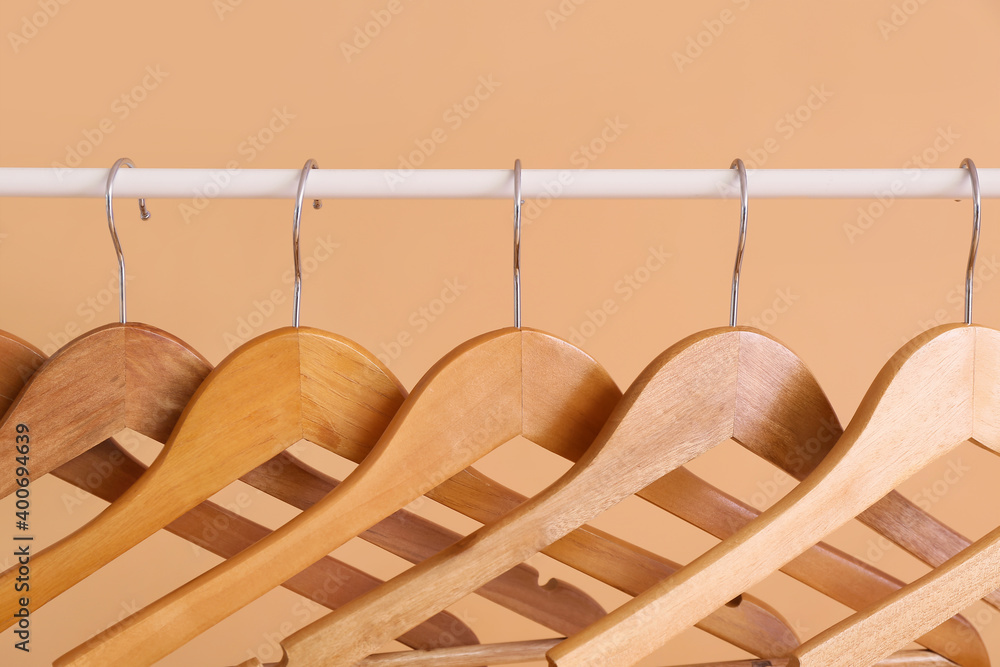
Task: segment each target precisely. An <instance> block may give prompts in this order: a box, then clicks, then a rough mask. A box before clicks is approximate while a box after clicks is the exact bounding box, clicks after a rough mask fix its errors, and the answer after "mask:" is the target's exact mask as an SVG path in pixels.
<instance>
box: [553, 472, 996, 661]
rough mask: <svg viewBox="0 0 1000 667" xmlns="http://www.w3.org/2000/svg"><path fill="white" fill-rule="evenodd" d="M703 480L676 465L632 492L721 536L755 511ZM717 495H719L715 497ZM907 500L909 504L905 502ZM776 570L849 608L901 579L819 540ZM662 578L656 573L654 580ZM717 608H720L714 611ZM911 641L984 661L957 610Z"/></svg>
mask: <svg viewBox="0 0 1000 667" xmlns="http://www.w3.org/2000/svg"><path fill="white" fill-rule="evenodd" d="M706 486H708V485H707V484H706V483H705V482H704V481H702V480H701V479H700V478H698V477H697V476H696V475H693V474H692V473H690V472H689V471H688V470H687V469H685V468H678V469H677V470H674V471H672V472H670V473H668V474H667V475H665V476H664V477H662V478H661V479H659V480H657V481H655V482H653V483H652V484H650V485H649V486H647V487H646V488H645V489H643V490H642V491H640V492H639V493H638V494H637V495H638V496H639V497H640V498H645V499H646V500H648V501H650V502H652V503H653V504H655V505H658V506H660V507H663V508H664V509H668V510H669V511H671V512H673V513H674V514H676V515H677V516H679V517H680V518H682V519H685V520H689V521H690V520H691V519H690V518H689V517H691V516H692V515H697V516H698V518H699V519H700V520H698V521H692V523H695V524H696V525H699V526H701V527H702V528H704V529H705V530H706V531H708V532H709V533H711V534H712V535H714V536H715V537H718V538H719V539H723V540H724V539H726V538H728V537H730V536H732V535H733V534H734V533H735V532H736V531H737V530H739V529H740V528H742V527H743V526H745V525H747V524H749V523H750V522H751V521H753V520H754V519H755V518H757V517H758V516H760V514H761V513H760V511H759V510H756V509H754V508H752V507H749V506H747V505H745V504H744V503H741V502H740V501H739V500H737V499H736V498H733V497H731V496H727V495H726V494H721V492H719V491H718V490H715V489H712V491H713V493H711V494H710V495H709V498H708V499H706V491H705V487H706ZM709 488H711V487H709ZM720 495H721V496H723V497H722V498H720ZM887 497H888V496H887ZM900 497H901V496H900ZM707 500H710V501H711V504H708V502H706V501H707ZM883 500H884V499H883ZM907 505H908V506H909V507H913V506H912V505H909V503H907ZM901 509H903V510H905V509H907V508H906V507H903V508H901ZM904 516H905V515H904ZM557 544H558V543H557ZM781 571H782V572H784V573H785V574H787V575H789V576H791V577H794V578H795V579H797V580H799V581H801V582H802V583H804V584H806V585H808V586H811V587H812V588H814V589H815V590H817V591H819V592H820V593H823V594H824V595H827V596H829V597H830V598H832V599H834V600H837V601H838V602H840V603H841V604H843V605H845V606H846V607H848V608H850V609H854V610H861V609H866V608H868V607H869V606H871V605H873V604H876V603H878V602H879V601H880V600H881V599H882V598H884V597H885V596H887V595H890V594H891V593H893V592H895V591H897V590H899V589H900V588H901V587H902V586H903V582H901V581H900V580H898V579H896V578H895V577H892V576H890V575H888V574H885V573H883V572H881V571H880V570H878V569H876V568H874V567H872V566H871V565H868V564H867V563H865V562H864V561H861V560H860V559H858V558H855V557H854V556H851V555H850V554H846V553H844V552H842V551H840V550H839V549H836V548H834V547H831V546H829V545H827V544H824V543H823V542H820V543H819V544H817V545H815V546H813V547H811V548H810V549H808V550H807V551H805V552H804V553H803V554H802V555H800V556H798V557H797V558H795V559H794V560H792V561H790V562H788V563H786V564H785V565H784V566H783V567H782V568H781ZM665 578H666V577H661V578H660V579H659V580H662V579H665ZM659 580H658V581H659ZM647 588H648V587H647ZM644 590H645V589H644ZM746 601H747V597H746V596H745V595H744V596H743V602H744V604H745V603H746ZM719 611H721V609H720V610H717V611H716V612H714V613H716V614H717V613H719ZM708 618H711V616H710V617H708ZM705 620H708V619H705ZM703 622H704V621H703ZM699 627H700V626H699ZM914 641H916V642H917V643H918V644H920V645H922V646H926V647H927V648H929V649H931V650H932V651H935V652H936V653H939V654H942V655H946V656H947V657H949V658H950V659H952V660H954V661H955V662H958V663H959V664H962V665H987V664H989V653H988V651H987V649H986V644H985V643H984V642H983V639H982V637H981V636H980V635H979V632H978V631H977V630H976V628H975V626H973V625H972V623H970V622H969V621H968V620H967V619H966V618H964V617H963V616H954V617H952V618H949V619H947V620H945V621H944V622H943V623H941V624H940V625H939V626H937V627H934V628H933V629H931V630H929V631H928V632H927V633H926V634H924V635H923V636H920V637H917V638H916V639H915V640H914ZM787 654H788V653H787V652H786V651H781V650H775V651H773V652H772V653H770V654H768V653H764V654H761V653H755V655H787Z"/></svg>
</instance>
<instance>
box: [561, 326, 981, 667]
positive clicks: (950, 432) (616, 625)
mask: <svg viewBox="0 0 1000 667" xmlns="http://www.w3.org/2000/svg"><path fill="white" fill-rule="evenodd" d="M974 349H975V337H974V331H973V330H972V329H969V328H964V327H958V326H946V327H939V328H937V329H935V330H932V331H931V332H928V333H926V334H923V335H921V336H919V337H918V338H917V339H915V341H914V342H913V344H911V345H908V346H907V347H906V348H904V349H903V350H901V351H900V352H899V353H897V354H896V355H895V356H894V357H893V358H892V359H891V360H890V361H889V363H888V364H886V366H885V368H883V369H882V372H880V373H879V375H878V377H877V378H876V380H875V382H874V383H873V384H872V386H871V388H870V389H869V392H868V394H867V395H866V396H865V399H864V400H863V402H862V404H861V407H860V408H859V410H858V412H857V414H856V415H855V418H854V419H852V420H851V423H850V425H849V426H848V427H847V430H846V431H845V432H844V435H843V436H842V437H841V438H840V440H839V441H838V443H837V445H835V446H834V448H833V449H832V450H831V452H830V454H829V455H828V456H827V457H826V458H825V459H824V460H823V462H822V463H821V464H820V466H819V467H818V468H816V470H815V471H814V473H813V474H812V475H810V476H809V477H808V478H807V479H806V480H805V481H804V482H802V483H801V484H799V485H798V486H797V487H796V488H795V489H793V490H792V491H791V492H790V493H789V494H788V495H787V496H785V497H784V498H783V499H782V500H781V501H779V502H778V503H777V504H776V505H775V506H774V507H772V508H771V509H769V510H768V511H767V512H765V513H764V514H763V515H761V517H760V518H758V519H757V520H756V521H754V522H753V523H752V524H750V525H748V526H746V527H745V528H743V529H742V530H740V531H739V532H737V533H736V535H734V536H733V537H732V538H730V539H728V540H725V541H724V542H722V543H721V544H719V545H718V546H716V547H715V548H713V549H711V550H710V551H708V552H707V553H706V554H704V555H702V556H701V557H700V558H698V559H697V560H695V561H694V562H693V563H692V564H691V565H689V566H688V567H686V568H684V569H683V570H681V571H680V572H678V573H677V574H676V575H674V576H673V577H671V578H669V579H668V580H666V581H664V582H661V583H660V584H658V585H657V586H655V587H653V588H652V589H650V590H649V591H647V592H646V593H644V594H643V595H641V596H639V597H637V598H635V599H633V600H630V601H629V602H627V603H626V604H625V605H623V606H622V607H620V608H619V609H617V610H615V611H614V612H612V613H611V614H609V615H608V616H606V617H605V618H603V619H601V620H600V621H598V622H597V623H596V624H595V625H593V626H591V627H590V628H588V629H587V630H585V631H584V632H582V633H580V634H578V635H576V636H574V637H571V638H570V639H568V640H567V641H566V642H563V643H562V644H560V645H559V646H558V647H556V648H555V649H553V650H552V652H550V655H549V659H550V660H551V661H552V662H553V663H554V664H556V665H559V666H560V667H564V666H567V665H584V664H588V661H589V660H590V657H589V656H593V655H595V654H597V655H603V656H605V657H606V658H607V660H608V662H606V663H605V664H607V665H608V666H609V667H610V666H612V665H628V664H632V663H633V662H635V661H636V660H638V659H640V658H642V657H643V656H645V655H648V654H649V653H650V652H652V651H653V650H655V649H656V648H658V647H659V646H661V645H662V644H663V643H665V642H666V641H667V640H668V639H669V638H671V637H673V636H676V634H677V633H679V632H681V631H682V630H683V629H684V628H687V627H689V626H690V625H691V624H692V623H694V622H695V621H696V620H697V619H700V618H702V617H704V615H705V614H706V613H708V612H710V611H711V610H712V609H715V608H717V607H718V605H719V604H722V603H724V602H725V601H726V600H727V599H729V598H730V597H731V596H732V595H734V594H737V593H739V592H741V591H744V590H746V589H748V588H749V587H750V586H752V585H753V584H755V583H757V582H758V581H760V580H761V579H762V578H764V577H765V576H767V575H768V574H770V573H771V572H773V571H774V570H776V569H778V568H779V567H781V566H782V565H784V564H785V563H786V562H787V561H789V560H791V559H792V558H793V557H794V556H796V555H798V554H799V553H801V552H802V551H804V550H805V549H807V548H808V547H809V546H811V545H812V544H814V543H816V542H817V541H818V540H819V539H821V538H822V537H823V536H824V535H826V534H828V533H829V532H831V531H832V530H833V529H835V528H837V527H838V526H840V525H841V524H843V523H844V522H846V521H847V520H849V519H851V518H853V517H854V516H856V515H857V514H859V513H860V512H861V511H862V510H864V509H865V508H866V507H868V506H869V505H871V504H872V503H873V502H875V501H876V500H877V499H878V498H880V497H881V496H883V495H885V494H886V493H888V492H889V491H890V490H891V489H892V488H893V487H895V486H896V485H898V484H899V483H900V482H901V481H903V480H905V479H906V478H908V477H909V476H910V475H912V474H913V473H914V472H916V471H917V470H919V469H920V468H922V467H923V466H924V465H926V463H928V462H929V461H931V460H933V459H934V458H936V457H937V456H938V455H940V454H942V453H944V452H945V451H947V450H948V449H950V448H952V447H954V446H955V445H957V444H958V443H959V442H961V441H963V440H965V439H966V438H968V437H969V435H971V428H972V417H973V415H972V390H971V388H972V386H973V385H972V371H973V359H974Z"/></svg>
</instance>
